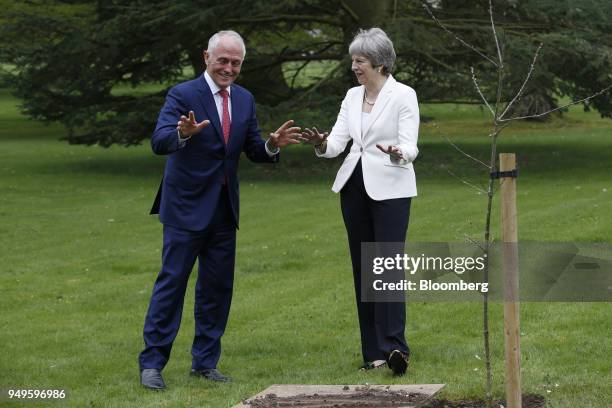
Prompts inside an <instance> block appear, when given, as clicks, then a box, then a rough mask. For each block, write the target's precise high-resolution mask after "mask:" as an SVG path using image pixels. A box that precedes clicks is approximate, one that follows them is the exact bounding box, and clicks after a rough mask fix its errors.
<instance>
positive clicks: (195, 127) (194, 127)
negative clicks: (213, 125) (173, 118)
mask: <svg viewBox="0 0 612 408" xmlns="http://www.w3.org/2000/svg"><path fill="white" fill-rule="evenodd" d="M208 125H210V120H203V121H202V122H200V123H198V122H196V119H195V116H194V115H193V111H189V117H187V116H185V115H181V120H179V121H178V125H177V126H176V129H177V130H178V131H179V133H180V135H181V137H182V138H188V137H191V136H193V135H195V134H196V133H198V132H199V131H200V130H202V129H204V128H205V127H206V126H208Z"/></svg>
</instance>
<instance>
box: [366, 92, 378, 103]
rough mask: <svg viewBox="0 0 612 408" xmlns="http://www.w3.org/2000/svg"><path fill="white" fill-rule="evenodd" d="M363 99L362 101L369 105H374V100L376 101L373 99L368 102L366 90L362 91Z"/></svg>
mask: <svg viewBox="0 0 612 408" xmlns="http://www.w3.org/2000/svg"><path fill="white" fill-rule="evenodd" d="M363 101H364V102H365V103H367V104H368V105H370V106H374V102H376V99H375V100H374V102H370V101H369V100H368V94H367V92H364V93H363Z"/></svg>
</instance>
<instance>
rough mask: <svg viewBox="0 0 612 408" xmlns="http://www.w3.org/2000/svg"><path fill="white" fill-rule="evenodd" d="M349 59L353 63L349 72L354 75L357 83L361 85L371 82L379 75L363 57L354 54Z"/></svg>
mask: <svg viewBox="0 0 612 408" xmlns="http://www.w3.org/2000/svg"><path fill="white" fill-rule="evenodd" d="M351 59H352V61H353V62H352V64H351V70H352V71H353V72H354V73H355V76H356V77H357V81H358V82H359V83H360V84H361V85H365V84H367V83H368V82H372V81H373V79H374V78H375V77H376V76H378V75H381V74H380V73H379V72H378V69H377V68H374V67H373V66H372V63H371V62H370V60H369V59H367V58H366V57H365V56H364V55H361V54H355V55H353V56H352V57H351Z"/></svg>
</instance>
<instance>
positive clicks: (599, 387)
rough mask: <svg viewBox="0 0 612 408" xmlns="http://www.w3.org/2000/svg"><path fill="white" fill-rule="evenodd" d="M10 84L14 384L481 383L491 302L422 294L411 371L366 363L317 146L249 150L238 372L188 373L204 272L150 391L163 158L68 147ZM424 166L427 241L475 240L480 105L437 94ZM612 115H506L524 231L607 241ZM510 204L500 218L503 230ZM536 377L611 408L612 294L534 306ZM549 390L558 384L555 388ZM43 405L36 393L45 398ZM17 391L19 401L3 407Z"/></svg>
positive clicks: (228, 340)
mask: <svg viewBox="0 0 612 408" xmlns="http://www.w3.org/2000/svg"><path fill="white" fill-rule="evenodd" d="M15 103H16V101H15V100H13V99H12V98H10V97H9V96H8V94H7V93H6V92H5V91H3V92H2V93H0V152H1V153H0V155H1V157H2V160H1V162H0V171H2V177H1V178H0V191H1V192H2V193H1V194H0V259H1V264H0V268H1V269H0V287H1V288H2V292H1V296H0V311H1V313H0V327H2V330H1V331H0V344H1V345H2V357H0V387H1V388H9V387H18V388H30V389H32V388H38V389H40V388H64V389H68V390H69V397H68V399H67V400H66V401H65V402H64V403H62V404H61V405H66V406H74V407H82V406H92V407H107V406H108V407H124V406H134V407H141V406H159V407H175V406H176V407H181V406H193V407H196V406H197V407H229V406H232V405H233V404H235V403H237V402H239V401H240V400H241V399H243V398H245V397H248V396H249V395H252V394H254V393H256V392H259V391H260V390H262V389H263V388H265V387H267V386H269V385H271V384H275V383H306V384H328V383H331V384H349V383H350V384H364V383H370V384H377V383H379V384H395V383H446V384H447V386H446V388H445V390H444V393H443V396H444V397H446V398H470V397H477V396H482V394H483V384H484V371H483V369H484V364H483V361H482V360H481V358H482V341H481V306H480V304H477V303H424V302H421V303H410V304H409V305H408V327H407V337H408V340H409V342H410V345H411V348H412V350H413V353H414V354H413V359H412V368H411V370H410V373H409V375H408V376H407V377H404V378H400V379H397V378H393V377H391V376H390V375H389V374H388V373H387V372H385V371H381V372H375V373H367V374H363V373H359V372H358V371H357V367H358V365H359V363H360V352H359V350H360V348H359V340H358V329H357V318H356V313H355V306H354V301H353V288H352V283H351V282H352V279H351V272H350V265H349V257H348V249H347V243H346V236H345V231H344V226H343V224H342V219H341V214H340V209H339V199H338V196H337V195H334V194H333V193H332V192H331V191H330V186H331V183H332V181H333V178H334V175H335V171H336V169H337V168H338V166H339V162H338V161H322V160H317V159H315V158H314V157H313V155H312V152H311V151H310V150H309V149H307V148H305V147H301V146H300V147H293V148H290V149H288V150H287V151H285V152H284V153H283V158H282V163H281V164H280V165H278V166H276V167H271V166H261V165H253V164H251V163H248V162H247V161H246V160H243V161H242V163H241V170H240V176H241V199H242V217H241V229H240V231H239V233H238V251H237V264H236V280H235V282H236V283H235V295H234V302H233V305H232V312H231V316H230V322H229V326H228V328H227V332H226V335H225V336H224V338H223V347H224V349H223V354H222V359H221V362H220V367H219V368H220V369H221V370H222V371H223V372H226V373H228V374H231V375H232V376H234V378H235V382H234V383H233V384H231V385H214V384H209V383H205V382H202V381H200V380H197V379H193V378H190V377H189V376H188V370H189V367H190V358H191V356H190V345H191V340H192V336H193V314H192V312H191V310H192V305H193V280H192V282H191V283H192V285H190V288H189V290H188V292H187V298H186V308H185V315H184V318H183V325H182V328H181V331H180V333H179V336H178V338H177V340H176V343H175V345H174V350H173V354H172V358H171V360H170V363H169V364H168V366H167V367H166V369H165V370H164V375H165V379H166V381H167V383H168V385H169V389H168V390H167V391H166V392H164V393H151V392H147V391H146V390H143V389H142V388H141V387H140V386H139V383H138V366H137V355H138V353H139V351H140V350H141V347H142V325H143V319H144V315H145V312H146V308H147V305H148V301H149V296H150V292H151V289H152V285H153V282H154V279H155V276H156V274H157V271H158V269H159V259H160V246H161V225H160V224H159V223H158V221H157V219H156V218H154V217H151V216H149V215H147V213H148V210H149V207H150V204H151V202H152V199H153V197H154V194H155V192H156V189H157V186H158V182H159V178H160V176H161V174H162V169H163V163H164V160H163V158H160V157H155V156H154V155H153V154H152V153H151V152H150V150H149V148H148V146H146V145H144V146H140V147H135V148H129V149H126V148H123V147H112V148H109V149H103V148H99V147H82V146H70V145H68V144H66V143H65V142H59V141H57V139H58V138H59V137H61V136H62V132H63V129H62V128H61V127H59V126H51V127H45V126H42V125H40V124H37V123H34V122H32V121H30V120H29V119H27V118H24V117H21V116H19V114H18V113H17V110H16V108H15ZM423 113H424V114H426V115H428V116H433V117H435V120H434V121H433V122H428V123H425V124H423V125H422V130H421V138H420V145H419V147H420V150H421V156H420V158H419V159H418V161H417V162H416V164H415V166H416V171H417V177H418V188H419V197H418V198H417V199H416V200H414V202H413V208H412V218H411V221H410V227H409V239H411V240H413V241H421V242H427V241H434V242H442V241H452V242H462V241H464V239H465V238H464V237H465V234H467V235H469V236H473V237H480V236H481V234H482V232H481V231H482V229H483V222H484V209H485V208H484V206H485V202H486V200H485V197H484V196H483V195H482V194H478V193H477V192H476V191H475V190H472V189H471V188H470V187H467V186H466V185H464V184H462V183H461V182H459V181H458V180H456V179H454V178H453V177H451V176H450V175H449V174H448V173H447V171H446V169H445V168H448V169H450V170H451V171H452V172H453V173H455V174H457V175H459V176H460V177H463V178H465V179H467V180H469V181H470V182H472V183H475V184H479V183H480V184H484V183H485V182H486V179H487V177H486V173H485V172H483V170H482V169H479V168H478V167H477V166H475V165H474V164H473V163H472V162H471V161H469V160H466V159H464V158H463V157H461V156H460V155H459V154H457V153H456V152H455V151H454V149H453V148H452V147H451V146H450V145H449V144H448V143H447V142H446V141H445V140H444V139H443V138H442V135H447V136H449V137H450V138H451V139H452V140H453V141H454V142H455V143H458V144H459V145H460V146H461V147H462V148H463V149H465V150H467V151H469V152H470V153H471V154H473V155H475V156H478V157H479V158H482V159H485V158H486V157H487V145H486V143H487V137H486V134H487V127H486V123H487V116H486V115H485V113H484V112H482V111H480V110H479V109H478V108H474V107H463V106H460V107H455V106H439V105H437V106H424V107H423ZM611 132H612V123H611V122H610V121H609V120H602V119H599V118H598V116H597V115H596V114H592V113H591V114H584V113H582V112H580V111H579V110H578V109H577V110H575V111H572V112H571V113H570V114H569V115H567V116H566V117H565V118H563V119H555V120H554V121H552V122H551V123H547V124H534V123H522V124H518V125H516V126H514V127H511V128H508V129H507V130H506V131H505V132H504V134H503V135H502V139H501V146H500V151H509V152H516V153H517V154H518V156H519V160H520V164H521V176H520V178H519V181H518V211H519V234H520V235H519V236H520V239H521V240H540V241H584V242H612V219H611V218H610V214H611V213H612V199H611V195H612V177H611V176H610V171H609V164H610V163H611V162H612V134H611ZM498 213H499V207H498V203H497V202H496V203H495V210H494V220H493V225H494V230H495V235H496V236H497V235H498V234H497V231H498V220H499V217H498ZM521 308H522V322H521V323H522V330H521V331H522V344H521V347H522V356H523V361H522V376H523V381H522V382H523V389H524V391H525V392H536V393H541V394H543V395H545V396H546V397H547V398H548V400H549V407H604V406H607V404H608V403H609V401H610V399H611V398H612V393H611V392H610V388H609V384H610V383H612V372H611V371H612V360H611V359H610V355H609V352H610V349H611V346H612V340H611V339H610V332H612V323H611V320H610V312H611V311H612V308H611V306H610V304H609V303H597V304H596V303H528V304H527V303H526V304H523V305H522V306H521ZM491 321H492V329H491V330H492V354H493V359H494V363H493V368H494V381H495V394H496V396H502V395H503V392H504V391H503V372H504V371H503V370H504V368H503V331H502V321H503V317H502V310H501V306H500V305H499V304H495V305H493V307H492V313H491ZM549 391H550V392H549ZM35 405H36V404H33V405H31V406H35ZM7 406H17V405H14V404H11V403H8V404H7Z"/></svg>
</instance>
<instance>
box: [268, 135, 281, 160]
mask: <svg viewBox="0 0 612 408" xmlns="http://www.w3.org/2000/svg"><path fill="white" fill-rule="evenodd" d="M269 141H270V139H268V140H266V144H265V147H266V153H268V156H270V157H273V156H276V155H277V154H278V153H279V152H280V147H277V148H276V149H274V150H272V149H270V147H269V146H268V142H269Z"/></svg>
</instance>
